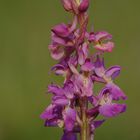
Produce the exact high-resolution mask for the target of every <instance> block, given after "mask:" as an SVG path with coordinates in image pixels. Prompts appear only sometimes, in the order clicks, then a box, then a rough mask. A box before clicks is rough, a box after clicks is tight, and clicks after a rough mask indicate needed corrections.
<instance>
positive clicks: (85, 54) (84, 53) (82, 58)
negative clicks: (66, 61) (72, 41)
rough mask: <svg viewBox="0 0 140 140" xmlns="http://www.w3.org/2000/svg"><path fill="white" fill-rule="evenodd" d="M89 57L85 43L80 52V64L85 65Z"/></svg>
mask: <svg viewBox="0 0 140 140" xmlns="http://www.w3.org/2000/svg"><path fill="white" fill-rule="evenodd" d="M87 57H88V45H87V44H86V43H84V44H83V45H82V46H81V47H80V48H79V50H78V63H79V64H80V65H83V64H84V63H85V60H86V59H87Z"/></svg>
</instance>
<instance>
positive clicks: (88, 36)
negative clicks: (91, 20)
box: [87, 32, 95, 42]
mask: <svg viewBox="0 0 140 140" xmlns="http://www.w3.org/2000/svg"><path fill="white" fill-rule="evenodd" d="M87 38H88V41H89V42H93V41H95V34H94V32H91V33H89V34H88V33H87Z"/></svg>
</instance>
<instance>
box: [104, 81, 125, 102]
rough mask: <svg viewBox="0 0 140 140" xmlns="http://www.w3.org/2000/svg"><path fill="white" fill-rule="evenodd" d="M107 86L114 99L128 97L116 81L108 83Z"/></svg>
mask: <svg viewBox="0 0 140 140" xmlns="http://www.w3.org/2000/svg"><path fill="white" fill-rule="evenodd" d="M106 87H107V88H110V94H111V96H112V99H113V100H120V99H123V100H126V99H127V96H126V95H125V94H124V92H123V91H122V90H121V89H120V88H119V87H118V86H117V85H115V84H114V83H108V84H107V85H106Z"/></svg>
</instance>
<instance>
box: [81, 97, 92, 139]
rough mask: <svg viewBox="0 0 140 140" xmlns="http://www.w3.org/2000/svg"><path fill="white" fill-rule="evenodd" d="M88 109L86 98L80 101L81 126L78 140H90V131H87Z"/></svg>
mask: <svg viewBox="0 0 140 140" xmlns="http://www.w3.org/2000/svg"><path fill="white" fill-rule="evenodd" d="M87 109H88V105H87V98H84V99H83V100H82V101H81V120H82V126H81V134H80V140H90V135H89V134H90V130H89V124H88V118H87V115H86V110H87Z"/></svg>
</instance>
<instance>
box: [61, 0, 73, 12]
mask: <svg viewBox="0 0 140 140" xmlns="http://www.w3.org/2000/svg"><path fill="white" fill-rule="evenodd" d="M61 1H62V4H63V7H64V8H65V10H66V11H70V10H72V6H71V1H70V0H61Z"/></svg>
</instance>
